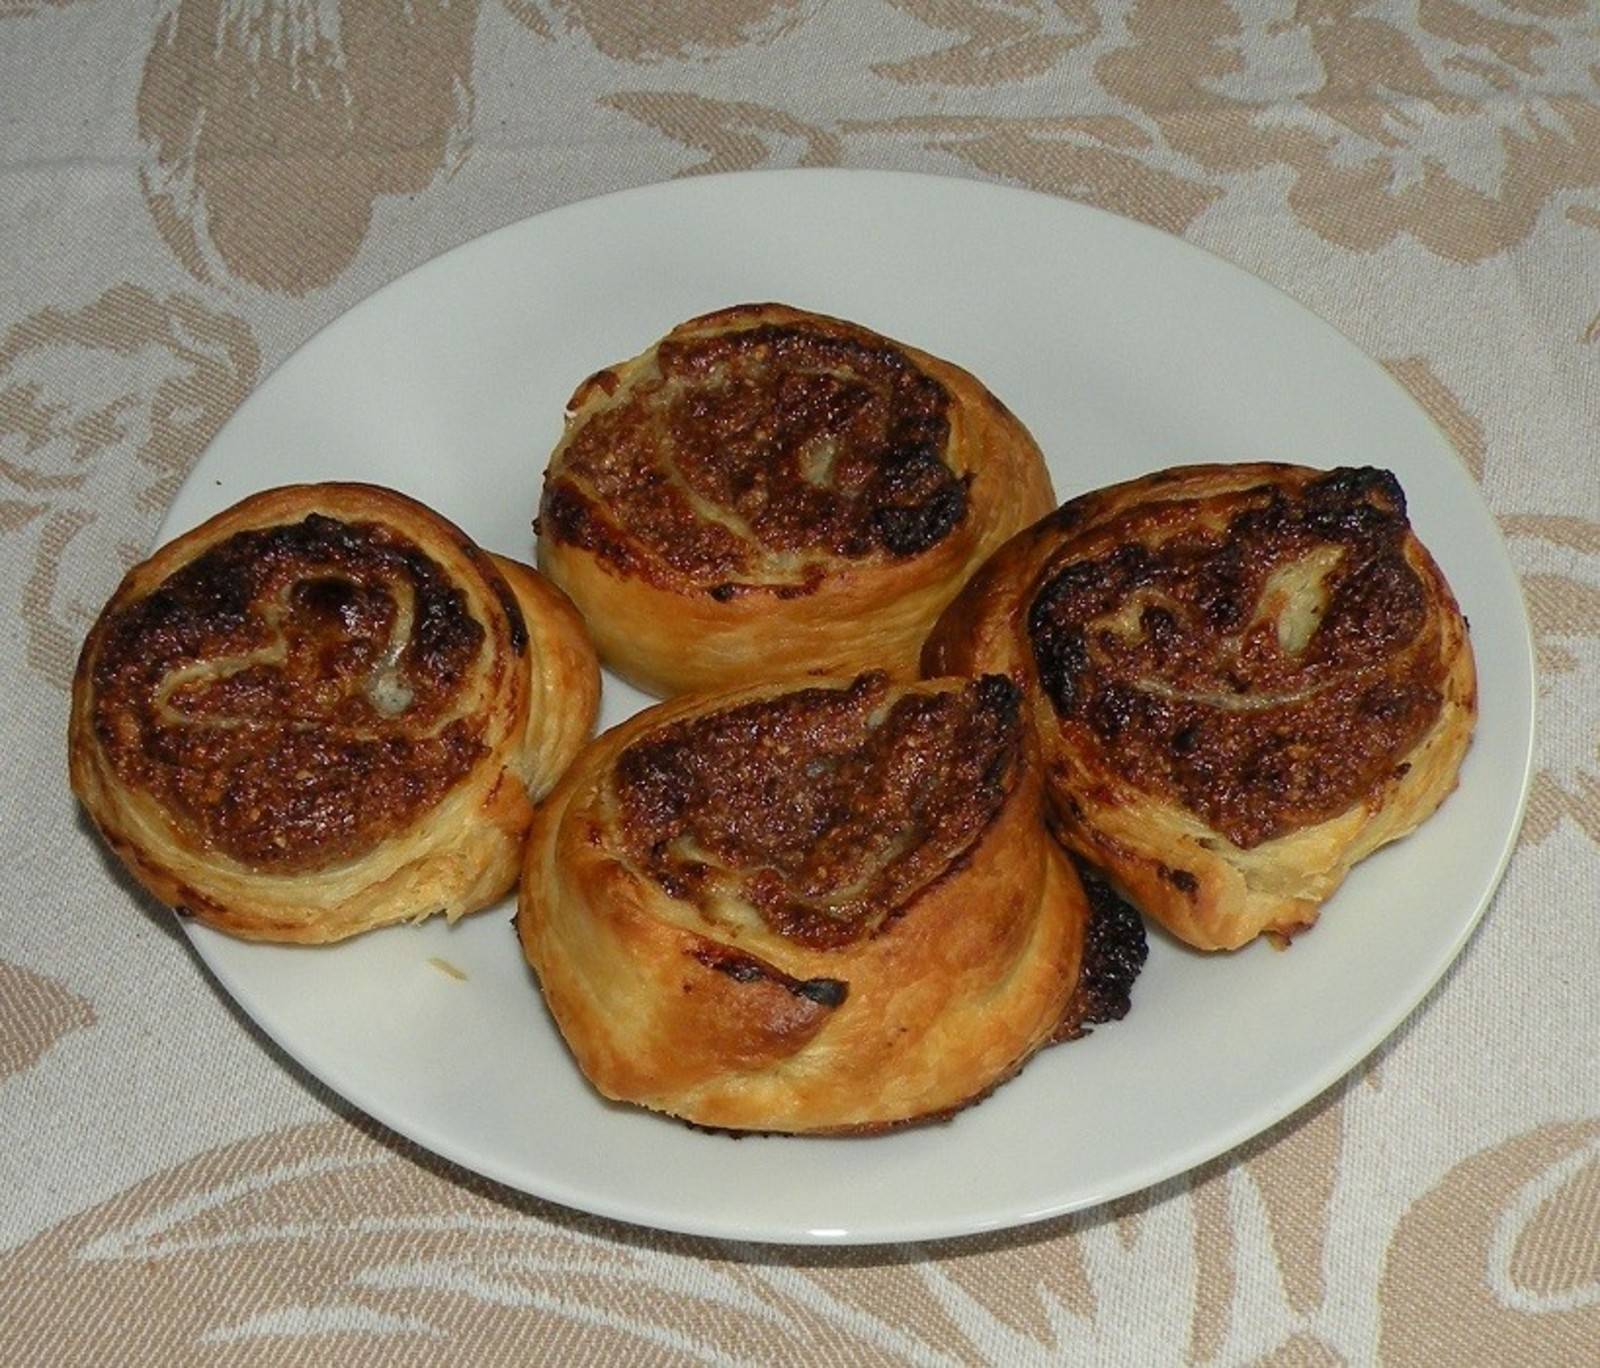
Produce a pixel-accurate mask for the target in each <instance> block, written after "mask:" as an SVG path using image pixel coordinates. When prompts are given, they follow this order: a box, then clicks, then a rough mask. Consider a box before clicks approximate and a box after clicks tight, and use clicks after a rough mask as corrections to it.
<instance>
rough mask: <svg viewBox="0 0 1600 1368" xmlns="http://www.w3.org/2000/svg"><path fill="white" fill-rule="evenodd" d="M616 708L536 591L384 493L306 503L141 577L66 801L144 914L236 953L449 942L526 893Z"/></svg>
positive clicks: (240, 514)
mask: <svg viewBox="0 0 1600 1368" xmlns="http://www.w3.org/2000/svg"><path fill="white" fill-rule="evenodd" d="M598 689H599V684H598V665H597V662H596V660H595V657H594V653H593V649H592V647H591V646H590V645H589V644H588V641H587V639H586V637H585V636H584V632H583V628H582V625H581V623H580V621H579V619H578V617H577V614H576V613H575V611H574V610H573V609H572V607H571V605H570V604H569V603H567V602H566V601H565V599H564V597H563V596H562V595H561V594H560V592H559V591H558V590H556V589H555V588H554V587H553V586H551V585H550V584H548V583H547V582H545V581H544V580H543V579H542V577H541V576H539V575H538V574H537V573H536V572H535V571H533V570H531V569H529V568H528V567H526V566H520V565H517V564H515V563H514V562H511V561H501V560H498V559H497V558H494V557H491V556H489V555H488V554H487V553H485V552H483V551H481V550H479V549H478V548H477V547H476V546H474V545H473V543H472V542H471V541H470V540H469V539H468V538H467V537H466V536H465V535H464V534H463V533H462V532H461V531H460V530H459V529H458V528H456V527H454V526H452V525H451V524H450V523H448V522H446V521H445V520H444V519H443V518H441V517H439V516H438V515H437V514H435V513H432V512H431V511H429V510H428V509H426V508H424V507H423V506H422V505H420V504H418V503H416V502H414V501H413V500H411V499H408V498H405V497H404V496H402V495H399V494H396V493H394V492H392V491H389V490H384V489H379V488H376V487H373V486H367V485H349V484H344V485H341V484H325V485H299V486H290V487H286V488H282V489H277V490H271V491H268V492H266V493H263V494H258V495H256V496H254V497H252V498H249V499H246V500H244V501H243V502H242V503H240V504H237V505H235V506H234V507H233V508H231V509H229V510H228V511H227V512H225V513H222V514H219V515H218V516H217V517H216V518H213V519H212V520H211V521H209V522H207V523H205V524H203V525H202V526H200V527H198V528H195V529H194V530H193V531H191V532H188V533H186V534H184V535H183V536H182V537H179V538H178V539H177V540H176V541H174V542H172V543H170V544H169V545H167V546H165V547H163V548H162V549H161V550H159V551H158V552H157V553H156V554H155V555H154V556H153V557H152V558H151V559H150V560H148V561H146V562H145V563H144V564H142V565H140V566H137V567H136V568H135V569H133V570H132V571H130V572H129V574H128V576H127V578H126V579H125V580H124V581H123V583H122V585H121V587H120V588H119V589H118V590H117V592H116V594H115V595H114V596H113V598H112V599H111V601H110V602H109V603H108V604H107V605H106V607H105V609H104V610H103V611H102V613H101V615H100V617H99V619H98V621H97V622H96V623H95V626H94V628H93V630H92V631H91V632H90V634H89V637H88V639H87V641H86V642H85V643H84V647H83V651H82V654H81V657H80V659H79V663H78V670H77V676H76V679H75V682H74V687H73V708H72V720H71V734H70V750H71V770H72V781H73V787H74V789H75V791H76V792H77V793H78V795H79V797H80V798H81V799H82V800H83V802H84V805H85V807H86V808H87V809H88V811H89V813H90V815H91V816H92V817H93V818H94V820H95V822H96V823H97V824H98V825H99V827H100V829H101V831H102V833H103V834H104V835H105V837H106V839H107V840H108V842H109V843H110V844H111V846H112V847H113V848H114V849H115V850H116V851H117V853H118V854H119V855H120V856H121V857H122V858H123V860H124V861H125V862H126V863H127V865H128V867H129V868H130V869H131V870H132V872H133V873H134V874H135V876H136V877H138V878H139V879H140V881H141V882H142V883H144V884H145V886H146V887H147V888H149V889H150V890H151V892H153V893H154V894H155V895H156V896H157V897H158V898H161V899H162V900H163V901H165V902H167V903H169V904H171V905H173V906H175V907H178V908H180V909H181V910H183V911H186V912H189V913H192V914H193V915H195V916H197V917H200V918H202V919H203V920H205V921H208V922H210V923H212V924H213V925H216V926H218V927H220V928H222V929H224V930H227V931H231V932H234V933H235V934H238V935H242V936H247V937H251V938H257V939H266V940H286V941H308V942H309V941H328V940H337V939H340V938H342V937H344V936H348V935H352V934H354V933H355V932H358V931H362V930H366V929H367V928H369V927H372V926H377V925H382V924H384V923H386V922H392V921H399V920H405V919H415V918H420V917H424V916H427V915H429V914H431V913H434V912H444V913H445V914H446V915H447V916H449V917H450V918H452V919H454V918H455V917H457V916H460V915H461V914H462V913H464V912H468V911H472V910H474V909H476V908H478V907H481V906H483V905H485V904H486V903H488V902H492V901H493V900H495V899H496V898H498V897H500V896H502V895H503V894H504V893H505V892H506V890H507V889H508V888H509V887H510V885H511V884H512V883H513V882H514V880H515V877H516V874H517V871H518V868H519V865H520V852H521V844H522V838H523V836H524V834H525V832H526V830H527V826H528V822H529V821H530V819H531V816H532V802H533V800H534V799H536V798H537V797H538V796H539V795H540V794H541V793H542V792H544V791H545V790H546V789H548V788H549V787H550V785H551V784H553V783H554V781H555V779H556V777H557V775H558V774H559V773H560V772H561V770H562V769H563V768H564V767H565V765H566V763H567V761H568V760H569V759H570V758H571V757H572V755H573V754H574V753H575V752H576V751H577V749H578V748H579V746H581V744H582V743H583V741H584V739H585V738H586V737H587V735H588V733H589V730H590V728H591V727H592V725H593V721H594V715H595V710H596V706H597V704H598Z"/></svg>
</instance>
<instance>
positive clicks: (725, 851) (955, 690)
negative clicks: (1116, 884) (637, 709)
mask: <svg viewBox="0 0 1600 1368" xmlns="http://www.w3.org/2000/svg"><path fill="white" fill-rule="evenodd" d="M1018 701H1019V700H1018V695H1017V692H1016V690H1015V689H1014V687H1013V686H1012V685H1011V684H1010V683H1009V682H1007V681H1006V680H1004V679H1002V678H998V677H990V678H984V679H979V680H973V681H963V680H935V681H931V682H926V683H921V684H917V683H912V684H893V683H891V682H890V681H889V679H888V678H887V676H886V675H884V674H883V673H870V674H865V675H861V676H859V677H857V678H855V679H854V680H827V681H817V682H806V683H802V682H799V681H793V682H789V683H780V684H767V685H759V686H755V687H752V688H747V689H745V690H740V691H733V692H727V693H722V694H716V695H686V696H683V697H680V698H677V699H674V700H672V701H671V702H668V703H665V704H662V705H659V706H657V707H655V708H652V709H649V710H647V711H646V712H644V713H641V714H638V715H637V716H635V717H634V718H632V719H630V720H629V721H628V722H626V723H624V724H622V725H621V726H620V727H617V728H615V729H613V730H612V731H609V732H607V733H605V734H604V735H603V736H601V737H600V738H598V739H597V740H596V741H595V742H593V743H592V744H591V745H590V746H589V747H588V748H587V749H586V750H585V751H584V752H583V754H582V755H581V756H580V757H579V758H578V760H577V761H576V762H575V763H574V765H573V767H572V769H571V770H569V771H568V773H567V775H566V777H565V778H564V779H563V780H562V782H561V783H560V784H559V785H558V786H557V788H556V790H555V792H554V793H553V794H552V795H551V796H550V798H549V800H548V801H547V802H546V803H545V804H543V805H542V806H541V808H540V811H539V814H538V816H537V817H536V818H535V822H534V828H533V832H532V834H531V835H530V837H529V843H528V863H527V869H526V871H525V874H524V878H523V883H522V894H521V901H520V905H519V910H518V931H519V934H520V936H521V939H522V945H523V948H524V951H525V952H526V954H527V957H528V960H529V962H530V963H531V964H532V965H533V967H534V969H535V970H536V971H537V973H538V976H539V979H540V982H541V985H542V987H543V989H544V994H545V999H546V1001H547V1003H548V1004H549V1007H550V1010H551V1012H552V1014H553V1016H554V1017H555V1020H556V1023H557V1025H558V1026H559V1027H560V1029H561V1032H562V1034H563V1036H565V1038H566V1040H567V1043H568V1045H569V1046H570V1047H571V1049H572V1051H573V1054H574V1055H575V1057H576V1059H577V1061H578V1063H579V1065H580V1066H581V1068H582V1069H583V1072H584V1073H585V1074H586V1075H587V1076H588V1078H589V1079H590V1081H591V1082H592V1083H593V1084H594V1085H595V1087H596V1088H598V1089H599V1090H600V1092H602V1093H603V1094H605V1095H606V1096H607V1097H611V1098H615V1099H620V1100H625V1101H629V1102H635V1103H638V1104H641V1105H643V1106H646V1107H650V1108H653V1109H656V1110H659V1111H664V1112H668V1113H670V1114H672V1115H675V1116H679V1117H683V1118H685V1119H687V1120H690V1121H693V1122H696V1123H699V1124H702V1125H707V1126H715V1127H723V1128H729V1129H740V1130H749V1129H755V1130H768V1131H786V1132H799V1131H846V1130H872V1129H878V1128H882V1127H885V1126H890V1125H894V1124H898V1123H902V1122H907V1121H912V1120H917V1119H923V1118H927V1117H930V1116H937V1115H944V1114H947V1113H949V1112H951V1111H953V1110H955V1109H956V1108H959V1107H961V1106H963V1105H965V1104H967V1103H968V1102H971V1101H973V1100H975V1099H977V1098H979V1097H981V1096H983V1095H984V1094H985V1093H987V1092H988V1091H989V1090H990V1089H991V1088H993V1087H994V1086H996V1085H997V1084H998V1083H999V1082H1001V1081H1002V1080H1004V1079H1005V1078H1006V1077H1008V1076H1010V1074H1012V1073H1013V1072H1014V1071H1015V1070H1016V1069H1018V1068H1020V1067H1021V1065H1022V1063H1023V1062H1024V1061H1025V1060H1026V1059H1027V1058H1028V1057H1029V1056H1030V1055H1031V1054H1032V1053H1033V1052H1034V1051H1035V1050H1036V1049H1038V1048H1039V1047H1040V1046H1041V1045H1043V1044H1046V1043H1047V1042H1049V1041H1050V1040H1052V1039H1056V1038H1063V1037H1066V1036H1071V1035H1075V1034H1078V1033H1079V1032H1080V1031H1081V1030H1082V1028H1083V1025H1084V1023H1085V1021H1086V1020H1105V1019H1108V1018H1109V1017H1112V1016H1119V1015H1121V1013H1122V1011H1124V1010H1126V992H1127V989H1128V987H1129V986H1130V985H1131V974H1130V973H1129V972H1128V969H1129V967H1130V965H1131V967H1132V970H1133V972H1137V966H1138V962H1142V943H1141V947H1140V949H1139V950H1138V951H1137V952H1135V951H1131V950H1129V948H1128V947H1129V946H1131V944H1132V938H1134V937H1136V936H1137V934H1138V933H1137V931H1136V929H1135V930H1132V931H1130V928H1129V927H1128V926H1127V925H1126V924H1121V925H1117V924H1116V923H1115V918H1114V917H1113V918H1111V920H1110V921H1108V923H1107V925H1108V927H1109V928H1110V930H1109V931H1108V932H1107V933H1106V934H1105V935H1102V937H1101V938H1100V941H1098V942H1096V947H1095V958H1094V965H1095V977H1094V979H1093V982H1082V983H1080V977H1081V975H1080V970H1081V968H1082V965H1083V961H1084V953H1085V951H1084V944H1085V928H1086V924H1087V923H1088V921H1089V917H1090V908H1089V903H1088V900H1087V898H1086V896H1085V893H1084V889H1083V886H1082V885H1081V884H1080V882H1079V880H1078V878H1077V876H1076V874H1075V872H1074V870H1073V868H1072V866H1071V864H1070V863H1069V862H1068V860H1067V858H1066V856H1065V855H1064V853H1063V852H1062V851H1061V850H1060V849H1059V848H1058V847H1057V846H1056V844H1055V843H1054V842H1053V841H1052V840H1051V839H1050V837H1049V835H1048V833H1047V831H1046V830H1045V828H1044V825H1043V822H1042V821H1041V819H1040V809H1039V802H1040V787H1039V786H1040V777H1039V773H1038V768H1037V765H1036V764H1035V762H1034V761H1033V759H1032V756H1031V753H1030V749H1029V744H1028V740H1027V736H1026V733H1025V730H1024V728H1023V725H1022V719H1021V716H1020V713H1019V709H1018ZM1113 943H1114V944H1113ZM1119 945H1120V946H1121V947H1122V949H1120V950H1119V949H1117V948H1116V946H1119ZM1130 956H1131V957H1130Z"/></svg>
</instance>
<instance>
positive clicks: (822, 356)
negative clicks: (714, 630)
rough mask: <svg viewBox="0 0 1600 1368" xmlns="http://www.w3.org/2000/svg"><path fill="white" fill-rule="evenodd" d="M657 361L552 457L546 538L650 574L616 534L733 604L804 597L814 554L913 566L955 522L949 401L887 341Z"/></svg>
mask: <svg viewBox="0 0 1600 1368" xmlns="http://www.w3.org/2000/svg"><path fill="white" fill-rule="evenodd" d="M657 363H658V370H659V373H658V374H653V375H651V376H650V377H648V378H646V379H641V380H640V381H638V382H636V383H635V384H634V385H633V386H632V388H631V389H630V391H629V392H628V394H627V395H626V396H625V397H624V398H623V399H622V400H620V401H619V402H617V403H615V404H612V405H610V406H609V407H606V408H602V409H601V410H599V411H598V412H595V413H593V414H591V415H590V416H589V417H588V418H587V419H586V420H585V421H584V422H583V423H582V425H581V427H580V428H579V429H578V430H577V431H576V433H575V434H574V435H573V437H572V439H571V441H570V442H569V443H568V444H567V446H566V447H565V449H564V450H563V451H562V453H561V454H560V456H559V458H558V460H557V462H556V464H555V465H554V466H553V467H552V469H551V471H550V474H549V476H548V477H547V480H546V484H545V494H544V502H543V505H542V508H541V523H540V526H541V529H542V530H543V531H544V532H545V533H547V534H548V535H551V536H554V537H557V538H559V539H561V540H564V541H567V542H571V543H574V544H578V545H582V546H584V547H586V548H587V549H589V550H591V551H593V552H594V553H595V554H597V555H601V556H603V557H606V558H607V559H610V560H612V561H614V562H617V563H618V564H619V567H620V568H624V569H627V570H628V571H630V572H631V573H645V572H646V570H647V566H646V565H645V564H642V563H641V562H640V558H639V556H638V555H637V554H635V553H633V552H632V550H631V549H630V548H629V546H628V544H627V542H626V541H624V540H620V539H619V538H618V537H617V536H616V534H615V532H614V531H612V528H613V527H614V528H618V529H621V531H622V532H623V533H625V534H626V537H628V538H631V539H633V541H634V542H635V543H637V545H638V547H640V548H642V549H643V551H644V552H645V553H646V556H645V560H646V561H651V560H653V561H655V562H658V563H660V564H661V565H664V566H666V567H668V568H669V570H670V572H673V573H676V574H677V575H681V576H684V577H686V578H688V579H689V580H690V581H692V582H693V583H694V584H696V585H698V586H699V587H701V588H703V589H706V590H709V591H716V592H718V593H719V594H720V596H722V597H728V596H730V595H731V594H733V593H736V592H738V591H739V590H740V589H741V588H742V587H744V586H745V585H746V583H747V582H756V583H761V584H763V585H769V586H770V585H772V584H774V583H776V584H787V585H790V586H803V585H806V584H809V583H811V582H813V581H814V580H816V579H817V577H818V576H820V574H821V573H822V568H821V565H820V563H819V557H826V556H831V557H842V558H845V559H849V560H861V559H865V558H870V557H889V558H899V557H907V556H914V555H917V554H918V553H920V552H924V551H927V550H928V549H930V548H931V547H934V546H936V545H938V544H939V543H940V542H941V541H943V540H944V539H945V538H946V537H947V536H948V535H949V534H950V533H951V531H952V530H953V529H954V528H955V527H956V526H957V525H958V524H959V523H960V522H961V520H962V519H963V517H965V515H966V510H967V482H966V480H965V479H964V478H962V477H959V476H957V475H956V474H955V473H954V472H953V471H952V470H951V469H950V467H949V466H948V465H947V464H946V463H945V459H944V454H943V453H944V451H945V448H946V445H947V444H948V441H949V435H950V422H949V417H948V409H949V404H950V396H949V393H948V392H947V391H946V389H945V387H944V386H943V385H942V384H941V383H939V382H938V381H937V380H935V379H934V378H933V377H931V376H929V375H927V374H926V373H924V372H923V371H922V370H921V369H920V368H919V367H917V366H916V365H915V364H914V363H913V362H912V360H911V359H910V358H909V357H908V356H907V355H906V354H905V352H903V351H901V350H900V349H899V348H898V347H896V346H894V345H893V344H892V343H889V342H886V341H882V340H866V339H863V338H860V337H856V336H853V335H850V336H841V335H835V334H834V333H832V332H829V331H827V330H825V329H814V328H809V327H806V326H803V325H793V324H788V325H776V324H766V325H760V326H756V327H751V328H745V329H735V330H730V331H725V332H720V333H717V334H714V335H711V336H707V337H698V338H684V339H679V340H671V339H668V340H666V341H663V342H662V343H661V344H660V346H659V347H658V348H657ZM596 506H599V507H603V508H604V509H605V510H606V518H605V519H601V518H600V517H598V516H597V515H596V513H595V512H594V509H595V507H596Z"/></svg>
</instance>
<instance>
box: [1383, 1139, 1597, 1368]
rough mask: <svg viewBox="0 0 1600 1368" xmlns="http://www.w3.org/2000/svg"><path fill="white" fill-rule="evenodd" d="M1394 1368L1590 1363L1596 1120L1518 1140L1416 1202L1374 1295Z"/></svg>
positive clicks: (1469, 1163)
mask: <svg viewBox="0 0 1600 1368" xmlns="http://www.w3.org/2000/svg"><path fill="white" fill-rule="evenodd" d="M1378 1300H1379V1309H1380V1338H1379V1348H1380V1351H1381V1355H1382V1359H1383V1362H1384V1363H1385V1364H1386V1365H1393V1368H1406V1366H1407V1365H1410V1364H1418V1365H1422V1364H1436V1363H1440V1362H1467V1361H1471V1362H1475V1363H1541V1364H1544V1363H1550V1364H1555V1363H1589V1362H1593V1361H1594V1351H1595V1346H1596V1345H1600V1119H1593V1118H1591V1119H1588V1120H1583V1121H1573V1122H1558V1123H1552V1124H1550V1125H1545V1126H1541V1127H1539V1128H1537V1129H1535V1130H1531V1131H1526V1132H1524V1133H1522V1134H1520V1135H1515V1136H1512V1137H1511V1138H1509V1139H1507V1140H1504V1141H1502V1142H1501V1143H1499V1144H1497V1145H1494V1146H1492V1147H1490V1148H1488V1149H1485V1150H1482V1151H1480V1152H1479V1153H1477V1154H1474V1155H1472V1156H1471V1157H1469V1158H1467V1159H1464V1160H1462V1161H1461V1162H1460V1163H1457V1164H1456V1165H1455V1166H1454V1167H1452V1168H1451V1169H1450V1171H1449V1172H1448V1173H1446V1174H1445V1176H1444V1177H1443V1179H1441V1180H1440V1182H1439V1183H1438V1184H1437V1185H1436V1186H1435V1187H1433V1188H1432V1189H1431V1190H1429V1191H1428V1192H1426V1193H1424V1194H1423V1195H1422V1196H1421V1197H1420V1198H1419V1199H1418V1200H1417V1201H1416V1202H1414V1203H1413V1204H1412V1205H1411V1207H1410V1209H1409V1210H1407V1212H1406V1214H1405V1215H1404V1216H1403V1217H1402V1218H1401V1219H1400V1223H1399V1225H1398V1226H1397V1227H1396V1228H1395V1232H1394V1235H1393V1236H1392V1238H1391V1239H1390V1242H1389V1248H1388V1253H1387V1255H1386V1257H1385V1259H1384V1263H1383V1272H1382V1277H1381V1280H1380V1282H1379V1287H1378Z"/></svg>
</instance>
